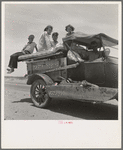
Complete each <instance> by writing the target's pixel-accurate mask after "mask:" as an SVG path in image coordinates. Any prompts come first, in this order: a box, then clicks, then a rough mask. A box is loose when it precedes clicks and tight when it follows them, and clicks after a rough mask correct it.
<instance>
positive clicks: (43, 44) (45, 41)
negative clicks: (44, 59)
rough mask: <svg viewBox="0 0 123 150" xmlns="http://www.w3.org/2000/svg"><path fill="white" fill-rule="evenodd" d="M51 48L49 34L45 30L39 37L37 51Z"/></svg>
mask: <svg viewBox="0 0 123 150" xmlns="http://www.w3.org/2000/svg"><path fill="white" fill-rule="evenodd" d="M51 48H52V43H51V41H50V36H49V34H48V33H47V32H46V31H45V32H44V33H43V34H42V35H41V38H40V39H39V45H38V51H43V50H49V49H51Z"/></svg>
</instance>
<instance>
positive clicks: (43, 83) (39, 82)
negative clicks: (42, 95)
mask: <svg viewBox="0 0 123 150" xmlns="http://www.w3.org/2000/svg"><path fill="white" fill-rule="evenodd" d="M39 84H40V85H44V86H46V82H45V81H44V80H43V79H38V80H36V81H34V82H33V84H32V86H31V88H30V96H31V99H32V102H33V103H34V105H35V106H36V107H40V108H46V107H47V106H48V105H49V103H50V101H51V99H50V97H49V96H48V94H47V92H46V94H47V99H46V100H45V101H44V102H42V103H41V104H39V103H38V102H37V100H36V97H35V94H34V93H35V88H36V87H37V85H39Z"/></svg>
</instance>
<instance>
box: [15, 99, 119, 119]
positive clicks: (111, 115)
mask: <svg viewBox="0 0 123 150" xmlns="http://www.w3.org/2000/svg"><path fill="white" fill-rule="evenodd" d="M21 102H22V103H23V102H27V103H32V101H31V99H30V98H25V99H21V100H20V101H16V102H13V103H21ZM32 106H34V105H33V104H32ZM34 107H35V106H34ZM37 109H42V108H37ZM47 109H48V110H50V111H53V112H57V113H61V114H65V115H69V116H73V117H77V118H80V119H87V120H118V106H117V105H112V104H107V103H98V104H92V103H87V102H79V101H75V100H74V101H73V100H52V101H51V103H50V105H49V106H48V108H47ZM51 120H52V118H51Z"/></svg>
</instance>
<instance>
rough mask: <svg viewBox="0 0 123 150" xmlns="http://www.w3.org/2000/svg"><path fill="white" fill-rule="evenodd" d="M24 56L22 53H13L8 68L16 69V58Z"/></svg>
mask: <svg viewBox="0 0 123 150" xmlns="http://www.w3.org/2000/svg"><path fill="white" fill-rule="evenodd" d="M22 55H24V54H23V53H22V52H17V53H14V54H12V55H11V56H10V61H9V65H8V66H9V67H10V68H17V65H18V57H19V56H22Z"/></svg>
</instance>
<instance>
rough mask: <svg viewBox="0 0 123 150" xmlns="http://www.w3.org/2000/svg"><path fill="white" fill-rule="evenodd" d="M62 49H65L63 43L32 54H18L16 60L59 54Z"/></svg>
mask: <svg viewBox="0 0 123 150" xmlns="http://www.w3.org/2000/svg"><path fill="white" fill-rule="evenodd" d="M62 51H65V49H64V47H63V45H60V46H58V47H55V48H51V49H49V50H44V51H40V52H36V53H32V54H26V55H22V56H19V58H18V60H19V61H25V60H28V59H35V58H40V59H41V58H46V57H50V56H53V55H57V54H60V53H61V52H62Z"/></svg>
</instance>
